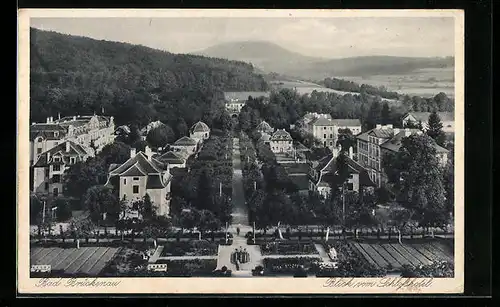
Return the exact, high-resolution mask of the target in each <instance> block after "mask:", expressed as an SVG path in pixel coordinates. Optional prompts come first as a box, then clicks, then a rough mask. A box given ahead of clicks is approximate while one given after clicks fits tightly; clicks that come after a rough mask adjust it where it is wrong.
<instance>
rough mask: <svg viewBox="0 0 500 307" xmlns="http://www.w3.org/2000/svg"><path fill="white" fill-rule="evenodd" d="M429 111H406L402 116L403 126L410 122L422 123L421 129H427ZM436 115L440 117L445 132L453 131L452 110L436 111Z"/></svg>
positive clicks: (453, 118) (453, 119)
mask: <svg viewBox="0 0 500 307" xmlns="http://www.w3.org/2000/svg"><path fill="white" fill-rule="evenodd" d="M431 114H432V113H431V112H409V113H406V114H405V115H404V116H403V118H402V125H403V127H407V126H408V125H410V124H414V125H415V124H418V123H421V124H422V128H423V130H424V131H425V130H427V128H428V122H429V116H430V115H431ZM437 115H438V116H439V118H440V119H441V122H442V124H443V131H444V132H446V133H454V132H455V117H454V113H453V112H437Z"/></svg>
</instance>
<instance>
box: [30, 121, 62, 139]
mask: <svg viewBox="0 0 500 307" xmlns="http://www.w3.org/2000/svg"><path fill="white" fill-rule="evenodd" d="M56 131H57V132H58V136H57V137H56V136H55V134H54V132H56ZM66 132H67V130H66V128H64V127H62V126H61V125H58V124H32V125H31V126H30V141H33V140H34V139H35V138H37V137H39V136H41V137H42V138H44V139H46V140H60V139H62V138H63V137H64V136H65V135H66Z"/></svg>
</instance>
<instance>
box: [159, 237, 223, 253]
mask: <svg viewBox="0 0 500 307" xmlns="http://www.w3.org/2000/svg"><path fill="white" fill-rule="evenodd" d="M217 248H218V244H216V243H213V242H209V241H206V240H201V241H198V240H196V241H189V242H167V243H165V244H164V245H163V250H162V252H161V254H160V257H168V256H214V255H217Z"/></svg>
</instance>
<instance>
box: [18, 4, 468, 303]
mask: <svg viewBox="0 0 500 307" xmlns="http://www.w3.org/2000/svg"><path fill="white" fill-rule="evenodd" d="M18 24H19V26H18V38H19V40H18V102H17V103H18V118H17V124H18V127H17V128H18V139H17V157H18V160H17V170H18V172H17V193H18V194H17V196H18V198H17V199H18V203H17V225H18V228H17V280H18V292H19V294H21V295H22V294H60V295H64V294H69V293H78V294H136V293H137V294H139V293H140V294H155V295H157V294H208V293H215V294H231V293H235V294H236V293H242V294H243V293H244V294H263V293H265V294H352V293H358V294H380V293H392V294H396V293H402V294H403V293H411V294H415V293H435V294H438V293H462V292H463V289H464V177H463V170H464V14H463V11H460V10H233V9H227V10H205V9H155V10H134V9H120V10H111V9H110V10H105V9H89V10H66V9H22V10H19V12H18Z"/></svg>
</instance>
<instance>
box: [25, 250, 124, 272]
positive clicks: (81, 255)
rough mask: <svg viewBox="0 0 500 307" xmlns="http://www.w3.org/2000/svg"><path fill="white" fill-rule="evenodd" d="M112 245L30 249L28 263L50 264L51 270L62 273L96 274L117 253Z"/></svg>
mask: <svg viewBox="0 0 500 307" xmlns="http://www.w3.org/2000/svg"><path fill="white" fill-rule="evenodd" d="M119 250H120V248H114V247H81V248H79V249H77V248H59V247H53V248H45V247H35V248H31V250H30V263H31V264H32V265H34V264H42V265H50V266H51V269H52V271H53V272H54V271H58V272H62V273H63V274H69V275H72V274H85V275H89V276H97V275H98V274H99V273H100V272H101V271H102V270H103V269H104V267H106V265H107V264H108V262H109V261H111V260H112V259H113V258H114V257H115V255H116V254H117V253H118V251H119Z"/></svg>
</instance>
